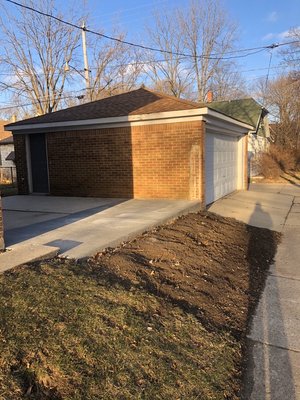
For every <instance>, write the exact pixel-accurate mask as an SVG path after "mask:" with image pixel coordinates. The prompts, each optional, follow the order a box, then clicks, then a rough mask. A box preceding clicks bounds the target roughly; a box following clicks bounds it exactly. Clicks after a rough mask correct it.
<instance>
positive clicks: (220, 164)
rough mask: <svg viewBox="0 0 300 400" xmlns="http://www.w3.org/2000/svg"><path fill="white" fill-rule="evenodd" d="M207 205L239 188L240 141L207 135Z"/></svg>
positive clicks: (234, 138)
mask: <svg viewBox="0 0 300 400" xmlns="http://www.w3.org/2000/svg"><path fill="white" fill-rule="evenodd" d="M205 152H206V153H205V154H206V162H205V170H206V173H205V175H206V176H205V178H206V203H207V204H208V203H211V202H213V201H215V200H217V199H219V198H221V197H223V196H225V195H226V194H228V193H230V192H233V191H234V190H236V189H237V186H238V170H237V167H238V139H237V138H236V137H234V136H227V135H222V134H210V133H207V134H206V144H205Z"/></svg>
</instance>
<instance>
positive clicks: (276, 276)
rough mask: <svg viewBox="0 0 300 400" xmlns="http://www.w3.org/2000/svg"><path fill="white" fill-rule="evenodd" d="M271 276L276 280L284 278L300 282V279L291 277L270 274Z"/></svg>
mask: <svg viewBox="0 0 300 400" xmlns="http://www.w3.org/2000/svg"><path fill="white" fill-rule="evenodd" d="M269 276H274V277H275V278H283V279H289V280H290V281H299V282H300V278H291V277H289V276H284V275H276V274H273V273H272V274H269Z"/></svg>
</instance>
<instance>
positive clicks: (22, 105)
mask: <svg viewBox="0 0 300 400" xmlns="http://www.w3.org/2000/svg"><path fill="white" fill-rule="evenodd" d="M83 90H85V89H80V90H75V91H74V93H75V92H81V91H83ZM77 97H78V96H75V95H72V96H62V97H60V98H59V100H66V99H74V98H77ZM28 98H29V97H28ZM48 101H49V100H40V101H36V102H31V103H25V104H18V105H15V106H11V107H2V108H0V112H1V111H7V110H11V109H15V108H23V107H29V106H34V105H38V104H40V103H47V102H48Z"/></svg>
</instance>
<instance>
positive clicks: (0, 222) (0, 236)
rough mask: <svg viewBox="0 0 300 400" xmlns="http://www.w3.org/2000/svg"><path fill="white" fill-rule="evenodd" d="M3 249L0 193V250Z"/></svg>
mask: <svg viewBox="0 0 300 400" xmlns="http://www.w3.org/2000/svg"><path fill="white" fill-rule="evenodd" d="M3 249H4V229H3V216H2V200H1V194H0V250H3Z"/></svg>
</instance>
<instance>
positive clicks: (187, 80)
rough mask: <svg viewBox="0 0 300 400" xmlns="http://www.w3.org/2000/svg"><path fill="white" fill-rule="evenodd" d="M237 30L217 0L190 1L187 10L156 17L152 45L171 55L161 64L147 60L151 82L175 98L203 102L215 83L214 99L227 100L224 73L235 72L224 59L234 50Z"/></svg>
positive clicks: (151, 35) (166, 56)
mask: <svg viewBox="0 0 300 400" xmlns="http://www.w3.org/2000/svg"><path fill="white" fill-rule="evenodd" d="M236 30H237V29H236V25H235V24H234V23H233V22H232V21H231V20H230V19H229V17H228V16H227V14H226V12H225V10H224V8H223V7H222V5H221V3H220V1H219V0H198V1H195V0H191V2H190V4H189V6H188V7H187V8H186V9H185V8H184V9H175V10H174V12H173V13H169V14H166V15H161V14H156V17H155V26H154V28H153V27H152V28H148V31H149V33H150V35H149V38H150V40H151V43H153V44H155V45H156V46H157V47H159V48H161V49H166V50H167V51H169V52H170V53H172V54H165V55H164V56H163V57H162V62H157V61H155V60H152V61H150V63H149V66H148V67H147V69H148V76H149V77H150V79H151V81H152V83H153V84H154V86H155V87H162V88H166V89H167V91H168V92H170V93H172V94H173V95H175V96H181V97H190V98H192V99H193V100H198V101H201V102H202V101H205V100H206V95H207V92H208V91H209V90H211V89H213V86H215V87H216V86H217V82H218V92H217V93H216V94H217V97H218V94H219V92H220V94H221V96H222V97H223V98H224V97H227V91H228V90H229V89H230V91H231V87H230V85H229V84H228V76H227V75H226V74H225V73H224V72H226V73H228V72H229V71H230V72H232V71H234V70H235V65H234V64H233V63H228V62H227V61H226V62H224V61H223V57H224V55H225V53H226V52H228V51H230V50H232V49H233V45H234V41H235V35H236ZM176 53H177V55H176ZM182 54H187V55H189V57H184V56H182ZM160 57H161V56H160ZM221 86H222V88H221ZM235 87H236V85H235ZM221 89H222V90H221Z"/></svg>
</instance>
